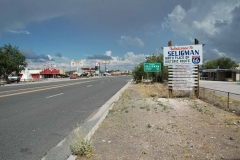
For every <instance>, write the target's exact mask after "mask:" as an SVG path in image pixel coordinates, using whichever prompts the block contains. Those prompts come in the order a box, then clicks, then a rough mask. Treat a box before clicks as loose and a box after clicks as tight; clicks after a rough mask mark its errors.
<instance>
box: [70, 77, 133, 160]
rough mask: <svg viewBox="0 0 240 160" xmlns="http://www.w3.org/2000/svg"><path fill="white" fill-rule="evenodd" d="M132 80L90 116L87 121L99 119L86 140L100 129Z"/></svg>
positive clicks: (72, 159)
mask: <svg viewBox="0 0 240 160" xmlns="http://www.w3.org/2000/svg"><path fill="white" fill-rule="evenodd" d="M130 83H131V82H128V83H127V84H126V85H125V86H124V87H123V88H122V89H121V90H119V91H118V92H117V93H116V94H115V95H114V96H113V97H112V98H110V99H109V100H108V101H107V102H106V103H105V104H104V105H102V107H101V108H100V109H99V110H98V112H97V113H96V114H95V115H94V116H93V117H92V118H90V119H89V120H88V121H87V122H86V123H88V122H91V121H94V120H96V119H98V121H97V122H96V124H95V125H94V126H93V127H92V129H91V130H90V131H89V132H88V134H87V136H86V137H85V138H84V139H85V140H90V139H91V137H92V136H93V135H94V133H95V131H96V130H97V129H98V127H99V125H100V124H101V123H102V122H103V120H104V119H105V118H106V116H107V115H108V111H109V110H111V109H112V107H113V106H114V102H116V101H117V100H118V99H119V97H120V96H121V95H122V93H123V92H124V91H125V89H127V88H128V86H129V85H130ZM76 158H77V156H74V155H71V156H70V157H69V158H68V159H67V160H75V159H76Z"/></svg>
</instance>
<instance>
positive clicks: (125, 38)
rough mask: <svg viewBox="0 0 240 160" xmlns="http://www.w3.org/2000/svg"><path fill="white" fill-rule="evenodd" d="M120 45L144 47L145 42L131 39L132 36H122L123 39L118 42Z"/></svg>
mask: <svg viewBox="0 0 240 160" xmlns="http://www.w3.org/2000/svg"><path fill="white" fill-rule="evenodd" d="M117 42H118V44H119V45H120V46H126V45H130V46H134V47H139V48H141V47H144V42H143V41H142V40H141V39H140V38H138V37H135V38H131V37H130V36H125V35H124V36H121V39H120V40H118V41H117Z"/></svg>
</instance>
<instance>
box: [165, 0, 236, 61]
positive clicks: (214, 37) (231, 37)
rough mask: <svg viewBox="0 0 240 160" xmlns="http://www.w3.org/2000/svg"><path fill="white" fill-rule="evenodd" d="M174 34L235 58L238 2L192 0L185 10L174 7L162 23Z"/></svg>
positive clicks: (234, 0) (232, 0)
mask: <svg viewBox="0 0 240 160" xmlns="http://www.w3.org/2000/svg"><path fill="white" fill-rule="evenodd" d="M162 26H163V28H166V27H169V28H171V30H172V31H173V32H174V33H175V34H176V35H178V36H180V37H184V38H185V39H188V40H190V41H192V42H193V39H194V38H197V39H198V40H199V41H200V42H201V43H205V44H207V45H209V46H210V45H211V46H213V48H215V49H216V50H218V52H219V53H222V55H227V56H228V57H230V58H231V57H232V58H233V59H234V60H236V61H240V58H239V45H238V44H237V43H238V42H236V40H237V39H239V35H240V29H239V28H240V1H238V0H231V1H225V0H215V1H192V4H191V7H190V8H189V9H184V8H183V7H182V6H181V5H177V6H175V8H174V9H173V11H172V12H171V13H170V14H168V16H167V17H166V19H165V21H164V22H163V23H162Z"/></svg>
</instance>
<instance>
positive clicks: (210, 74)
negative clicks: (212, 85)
mask: <svg viewBox="0 0 240 160" xmlns="http://www.w3.org/2000/svg"><path fill="white" fill-rule="evenodd" d="M200 79H201V80H212V81H235V82H240V69H204V70H202V71H201V72H200Z"/></svg>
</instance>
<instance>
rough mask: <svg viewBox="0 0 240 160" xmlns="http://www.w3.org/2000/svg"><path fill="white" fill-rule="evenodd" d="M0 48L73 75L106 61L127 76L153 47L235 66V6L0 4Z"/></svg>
mask: <svg viewBox="0 0 240 160" xmlns="http://www.w3.org/2000/svg"><path fill="white" fill-rule="evenodd" d="M0 6H1V10H0V46H2V45H4V44H11V45H13V46H18V47H19V50H20V51H21V52H22V53H23V54H24V55H25V56H26V58H27V60H28V64H29V66H28V68H29V69H38V68H39V69H42V68H43V67H44V65H45V66H48V65H49V64H53V65H54V66H55V67H56V68H65V69H67V70H74V69H76V67H71V65H70V64H71V61H82V62H83V67H94V66H95V63H96V62H100V63H101V62H102V61H103V60H110V63H109V64H108V65H107V69H109V70H112V69H120V70H123V71H126V70H130V71H131V70H132V69H133V68H134V66H136V65H138V64H139V63H140V62H143V61H144V59H145V55H150V54H158V53H162V49H161V47H163V46H167V42H168V41H169V40H172V42H173V45H189V44H193V43H194V41H193V40H194V38H197V39H198V40H199V42H200V43H202V44H206V45H205V46H204V48H203V56H204V59H207V60H211V59H215V58H219V57H221V56H226V57H230V58H232V59H233V60H235V61H236V62H240V56H239V50H240V48H239V41H240V38H239V36H240V7H239V6H240V1H239V0H211V1H209V0H181V1H180V0H161V1H160V0H69V1H66V0H52V1H49V0H41V1H37V0H32V1H29V0H21V1H19V0H11V1H7V0H0Z"/></svg>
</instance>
